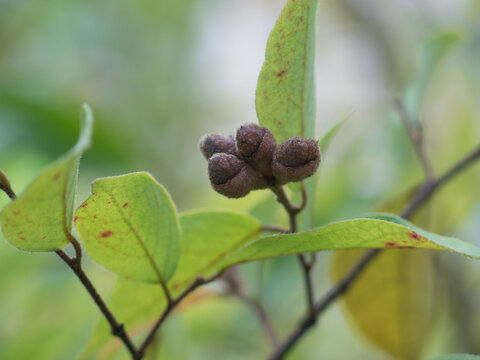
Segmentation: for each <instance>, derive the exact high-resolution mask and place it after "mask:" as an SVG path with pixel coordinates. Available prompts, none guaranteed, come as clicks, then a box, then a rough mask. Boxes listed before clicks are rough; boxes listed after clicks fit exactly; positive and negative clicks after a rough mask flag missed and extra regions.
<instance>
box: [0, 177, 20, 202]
mask: <svg viewBox="0 0 480 360" xmlns="http://www.w3.org/2000/svg"><path fill="white" fill-rule="evenodd" d="M0 190H2V191H4V192H5V194H7V196H8V197H9V198H10V199H11V200H15V199H16V198H17V194H15V191H13V189H12V185H11V184H10V180H9V179H8V177H7V175H6V174H5V173H4V172H3V171H2V170H0Z"/></svg>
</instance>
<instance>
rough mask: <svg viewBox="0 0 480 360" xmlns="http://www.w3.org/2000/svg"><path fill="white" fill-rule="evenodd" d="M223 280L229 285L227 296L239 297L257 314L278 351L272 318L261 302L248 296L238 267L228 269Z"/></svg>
mask: <svg viewBox="0 0 480 360" xmlns="http://www.w3.org/2000/svg"><path fill="white" fill-rule="evenodd" d="M222 279H223V280H225V281H226V283H227V285H228V288H227V294H228V295H232V296H235V297H237V298H238V299H239V300H241V301H242V302H243V303H245V304H246V305H247V306H248V307H249V308H250V309H251V310H252V311H253V312H254V313H255V315H256V316H257V318H258V320H259V322H260V324H261V325H262V327H263V330H264V331H265V335H266V336H267V338H268V340H269V341H270V343H271V345H272V347H273V348H274V349H276V348H277V347H278V346H279V344H280V343H279V341H278V337H277V335H276V333H275V330H274V328H273V325H272V323H271V321H270V317H269V316H268V314H267V312H266V310H265V309H264V308H263V306H262V303H261V302H260V300H258V299H255V298H252V297H251V296H249V295H248V293H247V287H246V285H245V282H244V280H243V278H242V276H241V274H240V272H239V270H238V267H237V266H234V267H231V268H229V269H227V270H226V271H225V273H224V274H223V276H222Z"/></svg>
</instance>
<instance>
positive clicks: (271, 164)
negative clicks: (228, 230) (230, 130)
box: [200, 124, 320, 198]
mask: <svg viewBox="0 0 480 360" xmlns="http://www.w3.org/2000/svg"><path fill="white" fill-rule="evenodd" d="M200 150H201V152H202V154H203V156H204V157H205V158H206V159H207V160H208V176H209V178H210V182H211V184H212V186H213V188H214V189H215V191H217V192H218V193H220V194H222V195H225V196H227V197H229V198H240V197H243V196H245V195H247V194H248V193H249V192H250V191H251V190H257V189H265V188H267V187H269V186H274V185H283V184H286V183H288V182H295V181H301V180H303V179H306V178H308V177H310V176H312V175H313V174H314V173H315V171H316V170H317V168H318V164H319V163H320V151H319V148H318V144H317V142H316V141H315V140H314V139H309V138H301V137H298V136H295V137H292V138H290V139H288V140H286V141H284V142H283V143H281V144H280V145H277V142H276V141H275V138H274V136H273V134H272V133H271V132H270V130H268V129H267V128H266V127H262V126H259V125H257V124H246V125H242V126H241V127H240V128H239V129H238V130H237V134H236V136H235V139H234V138H233V137H232V136H225V135H221V134H207V135H204V136H203V137H202V138H201V139H200Z"/></svg>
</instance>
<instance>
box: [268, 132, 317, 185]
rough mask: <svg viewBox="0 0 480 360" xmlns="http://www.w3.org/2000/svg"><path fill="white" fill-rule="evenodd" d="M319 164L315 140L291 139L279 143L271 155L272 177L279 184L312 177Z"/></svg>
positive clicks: (296, 137)
mask: <svg viewBox="0 0 480 360" xmlns="http://www.w3.org/2000/svg"><path fill="white" fill-rule="evenodd" d="M319 163H320V150H319V148H318V143H317V142H316V141H315V139H309V138H301V137H298V136H295V137H292V138H290V139H288V140H285V141H284V142H283V143H281V144H280V145H279V146H278V147H277V149H276V150H275V152H274V154H273V162H272V168H273V175H274V176H275V178H276V179H277V180H278V181H279V183H281V184H285V183H288V182H295V181H301V180H303V179H306V178H308V177H310V176H312V175H313V174H314V173H315V171H316V170H317V168H318V164H319Z"/></svg>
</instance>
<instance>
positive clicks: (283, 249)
mask: <svg viewBox="0 0 480 360" xmlns="http://www.w3.org/2000/svg"><path fill="white" fill-rule="evenodd" d="M392 247H394V248H421V249H434V250H449V251H454V252H457V253H459V254H462V255H466V256H470V257H473V258H477V259H479V258H480V248H478V247H476V246H474V245H471V244H469V243H466V242H464V241H461V240H459V239H456V238H451V237H446V236H440V235H436V234H433V233H430V232H428V231H425V230H422V229H420V228H418V227H416V226H415V225H413V224H411V223H409V222H408V221H406V220H404V219H401V218H399V217H398V216H395V215H390V214H373V215H370V216H369V217H368V218H360V219H353V220H344V221H339V222H335V223H332V224H329V225H325V226H322V227H320V228H318V229H315V230H311V231H307V232H301V233H295V234H283V235H273V236H267V237H263V238H260V239H258V240H255V241H253V242H251V243H250V244H248V245H246V246H245V247H244V248H242V249H240V250H239V251H237V252H236V253H233V254H232V255H231V256H230V257H229V258H227V259H226V260H225V262H224V263H223V264H222V267H224V268H227V267H229V266H232V265H235V264H239V263H244V262H248V261H254V260H262V259H268V258H274V257H279V256H285V255H294V254H301V253H308V252H315V251H321V250H340V249H360V248H392Z"/></svg>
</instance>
